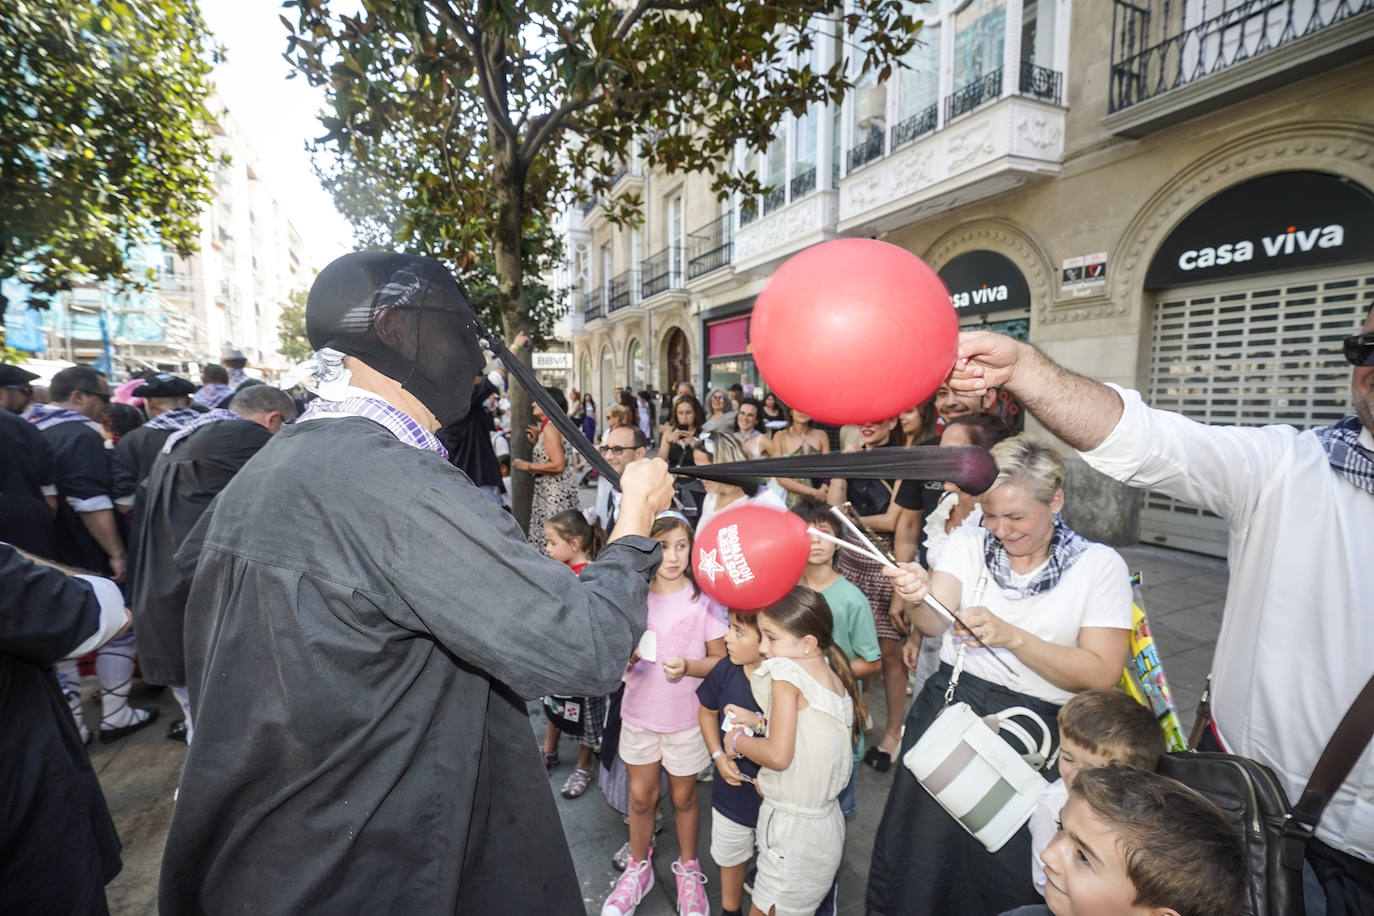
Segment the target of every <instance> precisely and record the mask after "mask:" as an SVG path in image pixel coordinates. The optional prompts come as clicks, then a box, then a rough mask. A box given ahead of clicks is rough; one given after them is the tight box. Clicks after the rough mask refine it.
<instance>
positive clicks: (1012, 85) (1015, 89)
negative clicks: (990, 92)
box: [1002, 0, 1024, 98]
mask: <svg viewBox="0 0 1374 916" xmlns="http://www.w3.org/2000/svg"><path fill="white" fill-rule="evenodd" d="M1006 3H1007V22H1006V26H1005V29H1006V31H1005V32H1004V33H1003V34H1004V35H1005V36H1006V37H1005V39H1004V40H1003V42H1002V52H1003V60H1004V61H1005V63H1003V64H1002V97H1003V98H1006V97H1007V96H1009V95H1016V94H1017V93H1019V92H1020V91H1021V14H1022V12H1023V10H1024V7H1022V5H1021V0H1006Z"/></svg>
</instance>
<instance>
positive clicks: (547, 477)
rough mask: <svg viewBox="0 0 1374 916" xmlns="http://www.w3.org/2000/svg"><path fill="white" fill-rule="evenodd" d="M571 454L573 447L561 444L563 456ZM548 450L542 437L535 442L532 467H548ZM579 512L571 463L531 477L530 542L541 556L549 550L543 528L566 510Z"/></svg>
mask: <svg viewBox="0 0 1374 916" xmlns="http://www.w3.org/2000/svg"><path fill="white" fill-rule="evenodd" d="M571 452H572V446H570V445H568V443H567V441H566V440H564V442H563V454H564V456H567V455H568V454H570V453H571ZM548 461H549V450H548V449H547V448H545V447H544V433H543V431H542V430H541V431H540V433H539V438H538V439H536V440H535V442H534V449H533V451H532V452H531V453H530V463H531V464H547V463H548ZM578 508H581V507H580V506H579V505H578V502H577V473H576V472H575V471H574V470H573V466H572V462H571V461H566V460H565V461H564V462H563V470H562V471H560V472H558V473H557V474H535V475H534V499H533V502H532V503H531V505H530V533H529V542H530V543H531V544H533V545H534V546H535V547H537V548H538V549H539V551H540V552H541V553H542V552H543V551H544V549H545V548H546V547H547V546H548V545H547V543H546V542H545V539H544V525H545V524H546V523H547V522H548V520H549V519H551V518H553V517H554V516H555V515H557V514H558V513H560V512H563V511H565V510H567V509H578Z"/></svg>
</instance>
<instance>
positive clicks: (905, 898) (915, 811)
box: [868, 662, 1059, 916]
mask: <svg viewBox="0 0 1374 916" xmlns="http://www.w3.org/2000/svg"><path fill="white" fill-rule="evenodd" d="M951 673H952V669H951V668H950V666H949V665H948V664H946V663H943V662H942V663H941V664H940V670H939V671H937V672H935V673H934V674H932V675H931V676H930V679H929V680H927V681H926V684H925V687H924V688H923V689H922V690H921V693H920V694H919V695H918V696H917V697H916V702H914V703H912V704H911V712H910V713H909V714H908V715H907V719H906V731H905V733H904V734H903V735H902V749H901V752H900V753H901V755H903V756H905V754H906V752H907V751H908V750H910V749H911V747H912V745H914V744H915V743H916V741H917V739H919V738H920V737H921V735H922V734H923V733H924V732H925V730H926V729H927V728H928V727H929V726H930V724H931V723H932V722H934V721H935V717H936V716H937V715H939V713H940V710H941V709H943V708H944V703H945V688H946V687H948V686H949V677H950V674H951ZM954 700H955V702H964V703H967V704H968V705H969V706H971V707H973V710H974V712H976V713H978V714H979V715H987V714H989V713H993V712H999V711H1001V710H1003V709H1006V708H1007V707H1009V706H1025V707H1027V708H1028V709H1031V710H1032V711H1034V712H1035V713H1036V714H1038V715H1039V716H1040V718H1042V719H1044V720H1045V724H1046V725H1048V726H1049V728H1050V732H1051V741H1052V745H1054V746H1057V745H1058V743H1059V726H1058V722H1057V720H1056V716H1057V715H1058V713H1059V707H1058V706H1056V705H1055V704H1053V703H1047V702H1045V701H1044V700H1039V699H1036V698H1034V697H1028V696H1026V695H1025V694H1021V693H1017V692H1016V691H1014V690H1010V689H1008V688H1006V687H1002V686H999V685H997V684H993V683H991V682H989V681H985V680H982V679H981V678H976V677H973V676H972V675H970V674H969V673H968V672H964V674H963V675H962V676H960V678H959V685H958V687H957V688H956V689H955V694H954ZM894 769H895V773H894V775H893V777H892V791H891V792H889V793H888V796H887V805H886V806H885V807H884V808H883V819H882V821H881V823H879V825H878V834H877V837H876V838H875V840H874V843H873V862H872V865H871V867H870V868H869V872H868V912H869V913H881V914H891V916H897V914H902V916H988V914H990V913H1002V912H1005V911H1007V910H1012V909H1015V908H1016V907H1018V906H1022V905H1024V904H1031V903H1042V902H1043V899H1042V898H1041V897H1040V895H1039V894H1038V893H1036V890H1035V886H1034V885H1033V884H1032V883H1031V842H1030V830H1029V828H1027V827H1024V826H1023V827H1022V828H1021V829H1020V830H1018V831H1017V832H1016V834H1015V836H1013V837H1012V838H1011V839H1010V840H1008V841H1007V843H1006V845H1004V846H1003V847H1002V848H1001V849H1000V850H998V851H997V852H996V853H995V854H994V853H990V852H988V851H987V849H986V848H985V847H984V846H983V844H982V843H980V842H978V840H976V839H974V838H973V837H972V836H970V835H969V834H968V833H967V832H966V831H965V830H964V828H963V827H961V826H960V825H959V822H958V821H956V820H955V819H954V818H953V817H951V816H950V815H949V814H947V813H946V812H945V809H944V808H941V807H940V805H939V803H938V802H937V801H935V799H934V798H932V797H931V795H930V793H929V792H927V791H926V790H925V788H924V787H922V786H921V784H920V783H918V782H917V781H916V777H914V776H912V775H911V771H910V770H908V769H907V768H906V767H904V766H900V765H899V766H897V767H895V768H894ZM1042 775H1045V776H1046V778H1047V779H1050V778H1053V776H1052V774H1042Z"/></svg>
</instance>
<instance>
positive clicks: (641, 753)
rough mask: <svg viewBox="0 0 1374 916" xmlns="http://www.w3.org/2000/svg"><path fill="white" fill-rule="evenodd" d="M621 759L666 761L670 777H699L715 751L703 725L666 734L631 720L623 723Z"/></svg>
mask: <svg viewBox="0 0 1374 916" xmlns="http://www.w3.org/2000/svg"><path fill="white" fill-rule="evenodd" d="M620 759H621V760H623V761H625V762H626V763H627V764H630V765H632V766H643V765H645V764H649V763H658V762H659V761H660V760H661V761H663V769H665V770H667V771H668V775H669V776H695V775H696V774H698V773H700V772H701V771H702V770H704V769H706V766H707V764H709V763H710V762H711V754H710V752H709V751H707V750H706V739H705V738H703V737H702V736H701V729H699V728H684V729H683V730H682V731H680V732H672V733H671V734H667V735H663V734H659V733H658V732H651V731H649V730H648V729H647V728H640V727H639V726H638V725H634V724H632V723H630V722H623V723H621V726H620Z"/></svg>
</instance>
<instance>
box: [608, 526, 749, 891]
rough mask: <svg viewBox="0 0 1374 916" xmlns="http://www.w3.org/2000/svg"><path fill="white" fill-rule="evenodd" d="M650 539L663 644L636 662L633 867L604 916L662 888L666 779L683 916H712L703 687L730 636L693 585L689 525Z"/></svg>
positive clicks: (629, 675) (623, 745) (629, 676)
mask: <svg viewBox="0 0 1374 916" xmlns="http://www.w3.org/2000/svg"><path fill="white" fill-rule="evenodd" d="M650 534H651V536H652V537H654V538H656V539H657V540H658V542H659V543H660V544H662V545H663V563H662V564H661V565H660V566H659V568H658V573H657V574H656V575H655V576H654V581H653V582H652V583H650V585H649V623H648V630H647V633H648V634H653V635H652V636H649V637H648V638H647V639H646V640H644V641H642V642H641V643H640V648H639V649H636V650H635V653H634V654H633V655H632V656H631V657H630V667H629V669H628V670H627V671H626V673H625V696H624V699H623V700H622V701H621V706H620V717H621V720H622V724H621V730H620V758H621V759H622V760H623V761H625V767H626V770H627V771H628V772H629V776H630V858H629V861H628V863H627V864H626V866H625V871H624V873H622V874H621V876H620V880H619V881H617V882H616V886H615V890H614V891H612V892H611V896H610V897H608V898H607V899H606V903H605V905H604V906H603V907H602V908H601V913H602V916H630V914H631V913H634V911H635V909H636V908H637V907H638V906H639V903H640V901H641V900H643V899H644V895H645V894H647V893H648V892H649V888H651V887H653V884H654V870H653V868H652V867H651V866H650V864H649V855H650V849H649V842H650V840H651V839H652V838H653V834H654V813H655V812H656V811H657V810H658V787H659V778H660V776H659V772H660V769H663V770H667V771H668V788H669V791H670V792H671V793H672V796H673V808H674V811H675V817H674V820H675V823H676V825H677V842H678V849H679V850H681V852H680V855H679V857H678V860H677V861H676V862H674V863H673V873H674V874H675V875H677V901H678V911H679V912H680V913H681V914H683V916H707V914H708V912H709V908H708V905H707V901H706V887H705V885H706V879H705V877H704V876H703V875H702V873H701V864H700V863H699V862H698V861H697V854H696V849H697V820H698V817H697V780H696V777H697V773H699V772H700V771H702V770H704V769H705V768H706V767H707V766H709V765H710V763H711V756H710V754H709V753H708V752H707V750H706V741H705V739H704V738H702V736H701V728H700V726H699V724H698V716H697V709H698V708H699V704H698V702H697V685H698V684H700V683H701V679H702V678H703V677H705V676H706V675H707V674H709V673H710V671H711V669H712V668H714V667H715V665H716V662H717V661H719V660H720V659H721V658H722V657H723V656H724V655H725V633H726V631H727V630H728V629H729V626H728V625H727V624H726V621H725V612H724V609H723V608H722V607H721V606H720V605H719V604H717V603H716V602H714V601H712V600H711V599H710V598H708V597H707V596H706V595H704V594H702V592H701V589H700V588H699V587H698V586H697V584H696V580H695V579H694V578H693V577H692V562H691V558H692V527H691V525H690V524H688V522H687V519H686V518H685V517H683V516H682V515H681V514H680V513H677V512H665V513H663V514H662V515H660V516H659V517H658V520H657V521H655V522H654V527H653V530H652V531H651V532H650ZM646 635H647V634H646ZM641 650H642V651H643V655H641Z"/></svg>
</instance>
